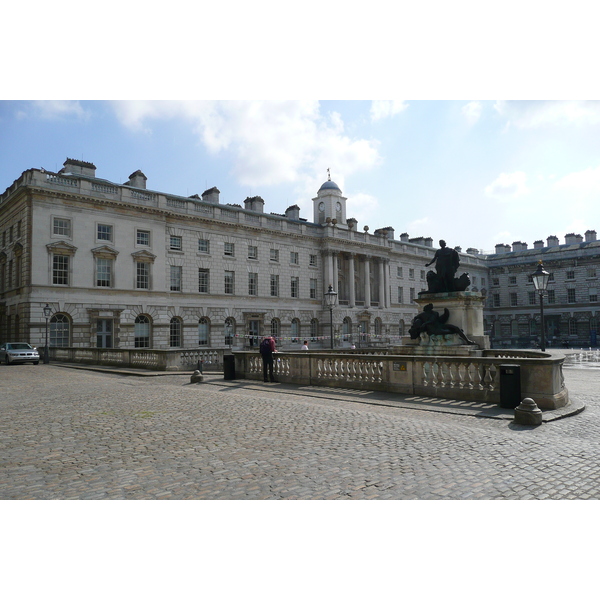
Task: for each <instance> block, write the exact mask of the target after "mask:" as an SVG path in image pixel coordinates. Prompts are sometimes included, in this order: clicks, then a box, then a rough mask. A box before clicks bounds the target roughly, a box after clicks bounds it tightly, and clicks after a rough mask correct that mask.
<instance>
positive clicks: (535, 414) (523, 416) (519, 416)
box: [514, 398, 542, 425]
mask: <svg viewBox="0 0 600 600" xmlns="http://www.w3.org/2000/svg"><path fill="white" fill-rule="evenodd" d="M514 422H515V423H516V424H517V425H541V424H542V411H541V410H540V409H539V408H538V405H537V404H536V403H535V401H534V400H533V399H532V398H523V402H521V404H519V406H517V408H515V420H514Z"/></svg>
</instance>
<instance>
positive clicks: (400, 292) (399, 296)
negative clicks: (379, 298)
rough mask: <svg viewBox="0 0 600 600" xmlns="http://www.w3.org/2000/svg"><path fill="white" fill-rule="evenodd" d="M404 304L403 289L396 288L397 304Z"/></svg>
mask: <svg viewBox="0 0 600 600" xmlns="http://www.w3.org/2000/svg"><path fill="white" fill-rule="evenodd" d="M403 303H404V290H403V288H401V287H399V288H398V304H403Z"/></svg>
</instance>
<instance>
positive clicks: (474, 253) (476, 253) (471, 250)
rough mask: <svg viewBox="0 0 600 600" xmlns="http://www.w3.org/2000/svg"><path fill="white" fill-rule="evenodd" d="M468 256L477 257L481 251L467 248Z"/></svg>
mask: <svg viewBox="0 0 600 600" xmlns="http://www.w3.org/2000/svg"><path fill="white" fill-rule="evenodd" d="M467 254H472V255H473V256H477V255H478V254H479V250H477V248H467Z"/></svg>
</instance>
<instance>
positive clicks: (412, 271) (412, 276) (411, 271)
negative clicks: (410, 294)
mask: <svg viewBox="0 0 600 600" xmlns="http://www.w3.org/2000/svg"><path fill="white" fill-rule="evenodd" d="M408 278H409V279H414V278H415V270H414V269H409V270H408Z"/></svg>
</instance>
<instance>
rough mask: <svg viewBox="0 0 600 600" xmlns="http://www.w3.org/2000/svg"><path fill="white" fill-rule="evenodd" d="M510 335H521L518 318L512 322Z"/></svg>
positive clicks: (515, 336)
mask: <svg viewBox="0 0 600 600" xmlns="http://www.w3.org/2000/svg"><path fill="white" fill-rule="evenodd" d="M510 335H511V337H514V338H517V337H519V323H518V321H516V320H514V321H511V323H510Z"/></svg>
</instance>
